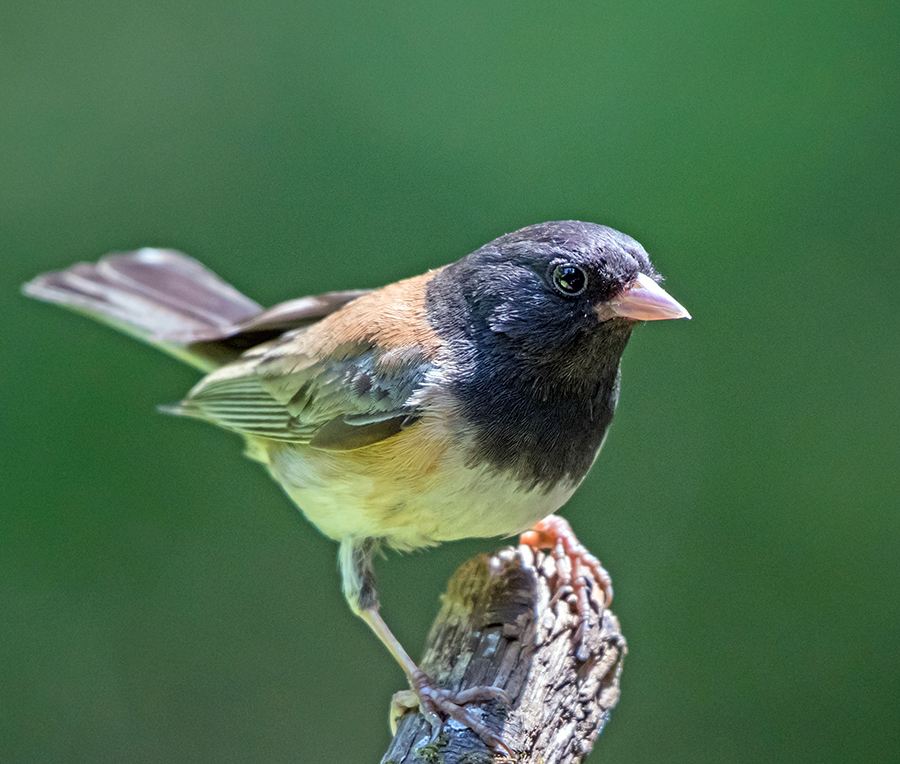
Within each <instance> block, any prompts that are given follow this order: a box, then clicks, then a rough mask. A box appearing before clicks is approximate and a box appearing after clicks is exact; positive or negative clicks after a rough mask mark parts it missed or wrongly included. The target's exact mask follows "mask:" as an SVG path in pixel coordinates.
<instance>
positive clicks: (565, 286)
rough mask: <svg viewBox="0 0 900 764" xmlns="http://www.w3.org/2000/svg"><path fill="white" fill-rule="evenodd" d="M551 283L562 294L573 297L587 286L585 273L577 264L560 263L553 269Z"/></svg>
mask: <svg viewBox="0 0 900 764" xmlns="http://www.w3.org/2000/svg"><path fill="white" fill-rule="evenodd" d="M553 285H554V286H555V287H556V288H557V289H558V290H559V291H560V292H562V293H563V294H564V295H568V296H569V297H574V296H575V295H579V294H581V293H582V292H583V291H584V290H585V287H587V274H586V273H585V272H584V271H583V270H582V269H581V268H579V267H578V266H577V265H572V264H571V263H560V264H559V265H557V266H556V267H554V269H553Z"/></svg>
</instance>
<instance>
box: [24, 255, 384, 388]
mask: <svg viewBox="0 0 900 764" xmlns="http://www.w3.org/2000/svg"><path fill="white" fill-rule="evenodd" d="M22 291H23V292H24V293H25V294H27V295H28V296H30V297H35V298H37V299H38V300H44V301H45V302H52V303H56V304H58V305H64V306H65V307H67V308H71V309H72V310H75V311H78V312H80V313H84V314H86V315H88V316H90V317H91V318H94V319H96V320H97V321H101V322H103V323H105V324H109V325H110V326H113V327H115V328H116V329H119V330H120V331H123V332H125V333H126V334H130V335H131V336H133V337H137V338H138V339H140V340H143V341H144V342H148V343H149V344H151V345H153V346H155V347H157V348H159V349H160V350H164V351H165V352H167V353H169V354H171V355H173V356H175V357H176V358H179V359H181V360H182V361H185V362H187V363H189V364H191V365H193V366H196V367H197V368H199V369H201V370H203V371H211V370H212V369H216V368H218V367H220V366H222V365H223V364H225V363H229V362H231V361H233V360H235V359H236V358H237V357H238V356H240V354H241V353H242V352H244V351H245V350H247V349H248V348H250V347H253V346H254V345H257V344H259V343H261V342H265V341H267V340H270V339H273V338H274V337H277V336H279V335H280V334H282V333H284V332H286V331H291V330H293V329H301V328H303V327H305V326H309V325H310V324H313V323H315V322H317V321H320V320H322V319H323V318H325V316H327V315H329V314H331V313H333V312H334V311H336V310H339V309H340V308H342V307H343V306H344V305H346V304H347V303H348V302H350V301H351V300H355V299H356V298H357V297H360V296H362V295H364V294H367V292H368V290H360V289H354V290H347V291H343V292H328V293H327V294H322V295H317V296H313V297H301V298H299V299H296V300H290V301H288V302H284V303H281V304H279V305H276V306H274V307H273V308H269V309H268V310H265V311H264V310H263V309H262V307H261V306H260V305H258V304H257V303H255V302H253V300H251V299H250V298H249V297H245V296H244V295H242V294H241V293H240V292H238V291H237V290H236V289H235V288H234V287H232V286H231V285H229V284H227V283H225V282H224V281H222V279H220V278H219V277H218V276H216V274H214V273H213V272H212V271H210V270H208V269H207V268H205V267H204V266H203V265H201V264H200V263H198V262H197V261H196V260H194V259H193V258H190V257H187V256H186V255H182V254H181V253H180V252H175V251H173V250H168V249H139V250H137V251H136V252H127V253H124V254H115V255H107V256H106V257H103V258H100V260H99V261H98V262H96V263H77V264H76V265H73V266H72V267H71V268H67V269H66V270H64V271H56V272H54V273H44V274H42V275H40V276H38V277H37V278H35V279H33V280H32V281H29V282H28V283H27V284H25V285H24V286H23V287H22Z"/></svg>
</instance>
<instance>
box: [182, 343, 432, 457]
mask: <svg viewBox="0 0 900 764" xmlns="http://www.w3.org/2000/svg"><path fill="white" fill-rule="evenodd" d="M303 331H304V330H300V332H291V333H289V334H287V335H285V336H284V337H283V338H281V339H280V340H277V341H276V342H274V343H268V344H267V345H263V346H261V347H259V348H254V349H253V350H250V351H249V352H247V353H245V354H244V356H242V359H241V361H239V362H238V363H235V364H231V365H229V366H226V367H224V368H222V369H220V370H219V371H217V372H214V373H213V374H211V375H209V376H208V377H206V378H205V379H204V380H203V381H201V382H200V384H199V385H197V387H195V388H194V389H193V390H192V391H191V392H190V394H189V395H188V396H187V398H185V400H184V401H182V402H181V404H179V405H178V406H176V407H174V408H172V409H168V410H169V411H170V412H172V413H178V414H183V415H186V416H193V417H197V418H200V419H205V420H207V421H209V422H212V423H214V424H217V425H219V426H220V427H224V428H226V429H229V430H233V431H235V432H239V433H241V434H244V435H256V436H261V437H265V438H271V439H273V440H281V441H288V442H292V443H307V444H309V445H312V446H314V447H316V448H323V449H332V450H350V449H355V448H362V447H364V446H368V445H371V444H373V443H377V442H378V441H381V440H384V439H385V438H388V437H390V436H391V435H395V434H396V433H398V432H400V431H401V430H402V429H403V428H405V427H408V426H410V425H411V424H413V423H414V422H416V421H417V420H418V418H419V416H420V413H421V412H420V411H419V409H418V408H417V407H416V406H415V405H414V404H411V403H410V398H411V397H412V395H413V394H414V393H415V391H416V390H417V389H418V388H419V387H420V386H421V385H422V383H423V382H424V379H425V376H426V374H427V373H428V371H429V370H430V369H431V368H432V362H431V361H430V360H429V359H428V357H427V356H426V354H425V352H424V351H423V349H422V348H421V346H416V345H409V346H406V347H394V348H384V347H383V346H376V345H374V344H373V343H371V342H365V341H358V342H352V343H348V344H345V345H343V346H340V347H338V348H335V349H334V350H333V351H332V352H330V353H328V354H327V355H326V356H324V357H317V356H316V355H315V354H307V353H304V352H302V351H298V350H297V345H298V343H297V342H296V339H297V337H298V335H300V334H301V333H302V332H303ZM301 344H302V343H301Z"/></svg>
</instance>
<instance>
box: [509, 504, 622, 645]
mask: <svg viewBox="0 0 900 764" xmlns="http://www.w3.org/2000/svg"><path fill="white" fill-rule="evenodd" d="M519 543H521V544H524V545H525V546H529V547H532V548H533V549H549V550H550V553H551V554H552V555H553V560H554V561H555V563H556V591H554V593H553V596H552V598H551V604H555V603H556V602H558V601H559V600H561V599H562V598H564V597H568V596H570V595H573V596H574V598H575V609H576V611H577V613H578V616H579V619H580V621H579V624H578V627H577V629H576V632H575V641H576V642H577V644H578V651H577V656H578V659H579V660H582V661H583V660H587V658H588V649H587V646H586V645H585V644H584V636H585V633H586V629H585V622H586V621H587V620H588V619H589V618H590V617H592V615H593V608H592V607H591V599H590V596H589V595H590V590H591V580H593V581H595V582H596V583H597V585H598V586H599V587H600V590H601V591H602V593H603V604H602V606H601V607H600V612H599V615H602V614H603V610H604V609H605V608H608V607H609V605H610V603H611V602H612V597H613V588H612V579H611V578H610V576H609V573H607V572H606V569H605V568H604V567H603V566H602V565H601V564H600V560H598V559H597V558H596V557H595V556H594V555H592V554H591V553H590V552H589V551H588V550H587V548H586V547H585V546H584V545H583V544H582V543H581V542H580V541H579V540H578V538H577V537H576V536H575V532H574V531H573V530H572V526H570V525H569V523H567V522H566V521H565V520H563V518H561V517H558V516H557V515H549V516H547V517H545V518H544V519H543V520H541V521H540V522H539V523H537V524H536V525H535V526H534V527H533V528H532V529H531V530H529V531H526V532H525V533H523V534H522V535H521V537H520V539H519Z"/></svg>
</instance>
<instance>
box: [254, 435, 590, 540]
mask: <svg viewBox="0 0 900 764" xmlns="http://www.w3.org/2000/svg"><path fill="white" fill-rule="evenodd" d="M442 426H443V425H442V423H439V422H437V421H434V422H432V423H429V422H427V421H422V422H419V423H418V424H416V425H414V426H413V427H412V428H410V430H408V431H405V432H403V433H401V434H399V435H397V436H395V437H393V438H389V439H388V440H385V441H383V442H382V443H378V444H375V445H373V446H369V447H367V448H361V449H357V450H355V451H325V450H319V449H314V448H310V447H309V446H298V445H290V444H284V443H278V442H274V441H269V442H268V443H267V448H266V452H267V461H268V467H269V471H270V472H271V473H272V475H273V477H274V478H275V480H276V481H278V482H279V483H280V484H281V485H282V487H283V488H284V489H285V491H286V492H287V493H288V495H289V496H290V497H291V499H292V500H293V501H294V502H295V503H296V504H297V506H298V507H299V508H300V509H301V511H302V512H303V514H304V515H305V516H306V517H307V518H308V519H309V521H310V522H312V523H313V524H314V525H315V526H316V527H317V528H318V529H319V530H320V531H321V532H322V533H324V534H325V535H326V536H329V537H331V538H333V539H336V540H340V539H344V538H348V537H352V538H385V539H386V541H387V543H389V544H391V545H393V546H398V547H401V548H415V547H420V546H428V545H432V544H436V543H439V542H442V541H451V540H454V539H461V538H472V537H486V536H506V535H512V534H515V533H519V532H521V531H523V530H525V529H527V528H530V527H531V526H532V525H534V523H536V522H537V521H538V520H540V519H541V518H543V517H546V516H547V515H548V514H550V513H552V512H554V511H556V510H557V509H559V507H560V506H562V505H563V504H564V503H565V502H566V501H567V500H568V498H569V497H570V496H571V495H572V493H573V492H574V490H575V488H576V487H577V482H567V483H566V484H565V485H562V486H559V487H557V488H555V489H553V490H550V491H546V490H543V489H531V490H526V489H523V488H522V486H521V484H520V483H519V482H518V481H517V480H515V479H513V478H511V477H509V476H507V475H505V474H503V473H498V472H495V471H493V470H491V469H490V468H487V467H467V466H466V465H465V464H464V463H463V461H464V453H465V450H464V449H463V448H461V447H457V448H454V447H449V446H448V444H450V443H451V442H452V441H450V440H449V439H448V438H447V437H445V435H444V433H443V432H441V431H440V430H441V427H442Z"/></svg>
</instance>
